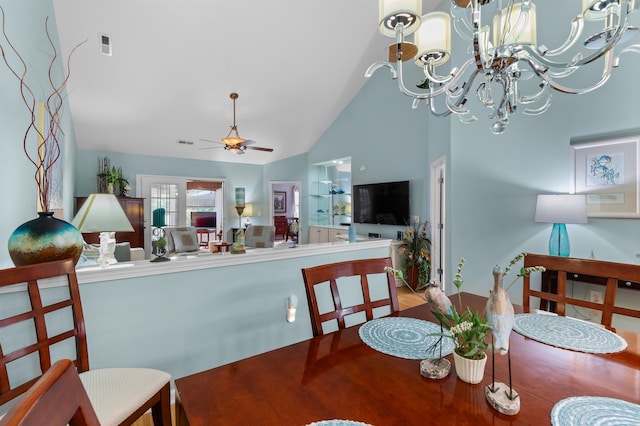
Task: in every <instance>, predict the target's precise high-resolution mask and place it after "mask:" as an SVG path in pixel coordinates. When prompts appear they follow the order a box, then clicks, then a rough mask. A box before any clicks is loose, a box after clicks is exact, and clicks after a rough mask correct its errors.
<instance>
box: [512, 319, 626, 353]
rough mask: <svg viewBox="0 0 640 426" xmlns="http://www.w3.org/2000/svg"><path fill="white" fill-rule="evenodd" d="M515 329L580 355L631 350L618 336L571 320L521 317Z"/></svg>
mask: <svg viewBox="0 0 640 426" xmlns="http://www.w3.org/2000/svg"><path fill="white" fill-rule="evenodd" d="M513 329H514V330H515V331H516V332H518V333H520V334H522V335H523V336H525V337H529V338H531V339H534V340H537V341H538V342H542V343H546V344H548V345H551V346H556V347H559V348H564V349H571V350H574V351H579V352H587V353H595V354H606V353H614V352H620V351H623V350H625V348H626V347H627V342H626V341H625V340H624V339H623V338H622V337H620V336H618V335H617V334H615V333H612V332H611V331H609V330H607V329H605V328H602V327H600V326H598V325H596V324H591V323H588V322H586V321H581V320H577V319H575V318H570V317H563V316H556V315H546V314H518V315H516V316H515V321H514V324H513Z"/></svg>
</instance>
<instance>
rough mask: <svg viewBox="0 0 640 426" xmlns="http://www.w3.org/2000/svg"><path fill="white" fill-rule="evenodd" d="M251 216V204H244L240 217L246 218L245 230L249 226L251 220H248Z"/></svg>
mask: <svg viewBox="0 0 640 426" xmlns="http://www.w3.org/2000/svg"><path fill="white" fill-rule="evenodd" d="M251 216H253V204H251V203H246V204H245V205H244V210H243V211H242V217H246V218H247V219H246V220H245V222H244V227H245V228H248V227H249V226H250V225H251V220H250V219H249V218H250V217H251Z"/></svg>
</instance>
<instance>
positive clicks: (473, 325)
mask: <svg viewBox="0 0 640 426" xmlns="http://www.w3.org/2000/svg"><path fill="white" fill-rule="evenodd" d="M464 263H465V259H464V258H462V259H460V262H459V263H458V269H457V271H456V276H455V279H454V280H453V284H454V285H455V286H456V288H457V290H458V307H459V308H458V309H456V307H455V304H452V305H451V313H448V314H447V313H441V312H436V311H432V313H433V315H435V317H436V318H437V319H438V321H439V322H440V324H442V326H443V328H444V329H446V330H447V331H448V333H444V334H442V336H443V337H445V338H450V339H452V340H453V342H454V344H455V347H454V350H453V359H454V364H455V368H456V373H457V375H458V378H459V379H460V380H462V381H464V382H467V383H471V384H476V383H480V381H481V380H482V377H483V376H484V367H485V365H486V362H487V355H486V353H485V350H486V349H487V348H488V346H489V345H488V343H487V342H486V338H487V336H488V335H489V333H490V332H491V327H490V326H489V325H488V324H487V318H486V317H485V316H484V314H482V313H480V312H477V311H474V310H472V309H471V308H469V307H467V309H466V310H464V309H463V308H462V298H461V297H460V287H461V286H462V267H463V266H464Z"/></svg>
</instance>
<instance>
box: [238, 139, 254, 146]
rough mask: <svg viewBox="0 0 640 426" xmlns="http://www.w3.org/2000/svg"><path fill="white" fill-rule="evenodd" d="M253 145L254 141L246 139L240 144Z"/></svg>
mask: <svg viewBox="0 0 640 426" xmlns="http://www.w3.org/2000/svg"><path fill="white" fill-rule="evenodd" d="M254 143H256V141H254V140H251V139H247V140H245V141H244V142H241V145H253V144H254Z"/></svg>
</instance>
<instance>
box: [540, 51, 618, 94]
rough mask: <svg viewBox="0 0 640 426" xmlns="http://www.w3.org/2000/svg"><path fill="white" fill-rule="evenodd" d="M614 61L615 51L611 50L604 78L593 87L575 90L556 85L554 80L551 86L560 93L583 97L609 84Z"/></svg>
mask: <svg viewBox="0 0 640 426" xmlns="http://www.w3.org/2000/svg"><path fill="white" fill-rule="evenodd" d="M613 59H614V56H613V49H611V50H609V51H608V52H607V53H606V55H605V57H604V69H603V70H602V76H601V77H600V81H598V82H597V83H595V84H594V85H593V86H590V87H586V88H584V89H574V88H570V87H567V86H563V85H561V84H559V83H556V82H555V81H554V80H550V81H549V84H550V85H551V87H552V88H553V89H555V90H557V91H558V92H562V93H569V94H572V95H583V94H585V93H590V92H593V91H594V90H596V89H598V88H599V87H601V86H602V85H604V84H605V83H606V82H607V80H609V77H611V71H612V69H613V62H614V60H613Z"/></svg>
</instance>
